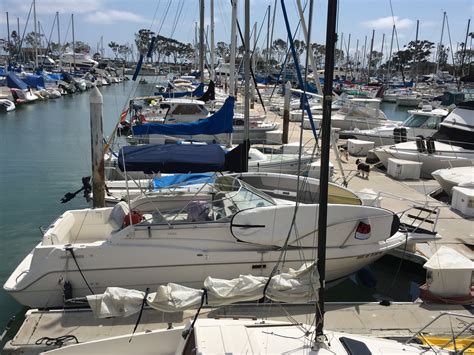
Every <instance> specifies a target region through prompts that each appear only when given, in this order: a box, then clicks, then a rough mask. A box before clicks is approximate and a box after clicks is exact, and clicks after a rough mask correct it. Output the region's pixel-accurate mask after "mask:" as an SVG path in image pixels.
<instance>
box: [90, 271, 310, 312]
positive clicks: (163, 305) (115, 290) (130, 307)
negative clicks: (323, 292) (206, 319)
mask: <svg viewBox="0 0 474 355" xmlns="http://www.w3.org/2000/svg"><path fill="white" fill-rule="evenodd" d="M318 280H319V275H318V272H317V269H316V265H315V263H311V264H309V265H307V264H304V265H302V266H301V267H300V268H299V269H298V270H294V269H291V268H290V269H289V270H288V272H286V273H281V274H279V275H275V276H273V277H272V278H271V279H270V282H269V283H268V287H267V290H266V293H265V296H266V297H267V298H269V299H270V300H273V301H277V302H308V301H315V300H317V295H318V289H317V287H316V285H317V283H318ZM267 281H268V277H262V276H253V275H240V276H239V277H238V278H235V279H232V280H224V279H215V278H212V277H207V278H206V280H205V281H204V288H205V289H206V290H207V296H208V297H207V301H208V302H207V305H210V306H221V305H226V304H231V303H235V302H243V301H256V300H259V299H261V298H262V296H263V290H264V288H265V285H266V284H267ZM203 293H204V290H202V289H201V290H198V289H194V288H190V287H185V286H181V285H178V284H174V283H169V284H167V285H162V286H159V287H158V290H157V291H156V292H154V293H150V294H149V295H148V296H147V299H146V301H147V302H146V303H147V304H148V305H149V306H150V307H152V308H155V309H157V310H160V311H163V312H178V311H183V310H186V309H197V308H198V307H199V306H200V304H201V299H202V295H203ZM144 297H145V293H144V292H142V291H136V290H128V289H124V288H120V287H108V288H107V289H106V291H105V292H104V293H103V294H100V295H91V296H87V301H88V303H89V306H90V308H91V309H92V311H93V313H94V315H95V316H96V317H97V318H107V317H119V316H120V317H126V316H129V315H132V314H135V313H138V312H139V311H140V308H141V305H142V301H143V298H144Z"/></svg>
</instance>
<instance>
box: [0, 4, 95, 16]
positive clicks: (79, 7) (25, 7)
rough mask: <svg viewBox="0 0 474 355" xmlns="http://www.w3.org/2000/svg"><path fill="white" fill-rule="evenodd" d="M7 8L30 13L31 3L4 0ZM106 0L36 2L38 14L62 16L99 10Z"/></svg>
mask: <svg viewBox="0 0 474 355" xmlns="http://www.w3.org/2000/svg"><path fill="white" fill-rule="evenodd" d="M4 1H5V8H12V9H14V11H15V12H21V13H28V12H29V11H30V6H31V3H30V2H26V1H24V2H19V1H16V0H4ZM103 2H104V0H80V2H78V1H72V0H41V1H36V13H37V14H40V15H41V14H48V15H49V14H54V13H55V12H56V11H58V12H59V13H60V14H70V13H75V14H83V13H87V12H92V11H95V10H97V9H99V8H100V7H101V6H102V4H103Z"/></svg>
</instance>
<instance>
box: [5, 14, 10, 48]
mask: <svg viewBox="0 0 474 355" xmlns="http://www.w3.org/2000/svg"><path fill="white" fill-rule="evenodd" d="M6 14H7V41H8V44H10V20H9V19H8V11H7V12H6Z"/></svg>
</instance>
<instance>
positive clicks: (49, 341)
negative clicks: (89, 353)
mask: <svg viewBox="0 0 474 355" xmlns="http://www.w3.org/2000/svg"><path fill="white" fill-rule="evenodd" d="M71 340H74V341H75V342H76V344H79V340H77V338H76V337H75V336H74V335H62V336H60V337H57V338H50V337H42V338H39V339H38V340H36V341H35V344H36V345H43V344H44V345H48V346H58V347H61V346H63V345H64V343H67V342H69V341H71Z"/></svg>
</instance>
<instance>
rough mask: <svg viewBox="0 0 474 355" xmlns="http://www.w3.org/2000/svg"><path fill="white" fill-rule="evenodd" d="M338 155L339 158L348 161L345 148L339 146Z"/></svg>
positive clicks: (347, 153)
mask: <svg viewBox="0 0 474 355" xmlns="http://www.w3.org/2000/svg"><path fill="white" fill-rule="evenodd" d="M339 155H340V157H341V160H342V159H344V160H345V161H346V162H348V161H349V152H348V150H347V149H346V148H344V147H340V148H339Z"/></svg>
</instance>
